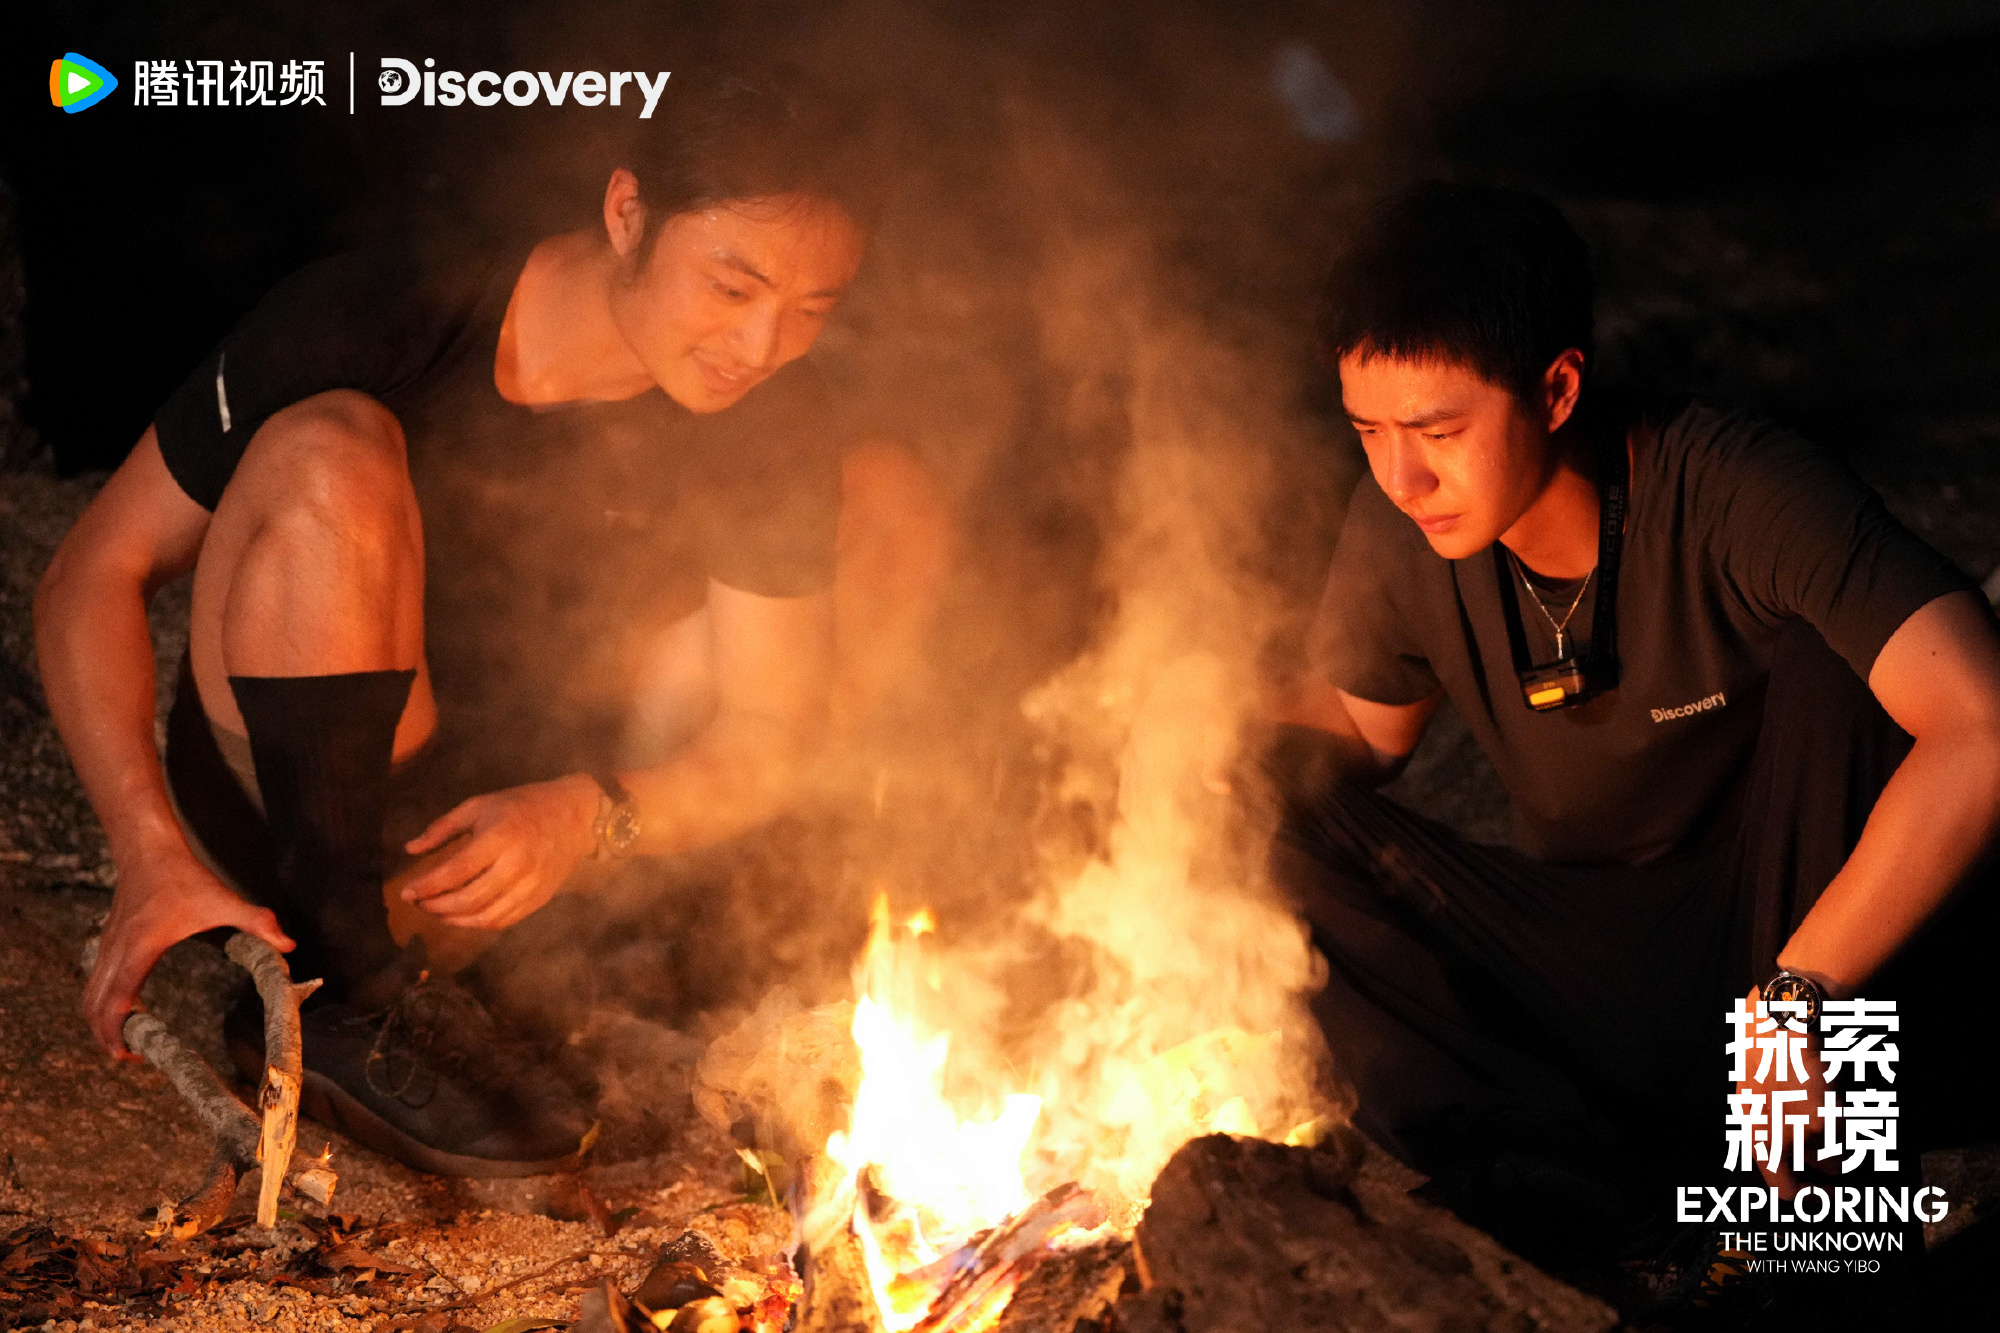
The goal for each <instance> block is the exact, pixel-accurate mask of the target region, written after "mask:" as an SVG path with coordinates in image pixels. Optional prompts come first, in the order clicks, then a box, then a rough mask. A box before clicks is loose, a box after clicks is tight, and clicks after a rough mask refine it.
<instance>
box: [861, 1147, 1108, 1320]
mask: <svg viewBox="0 0 2000 1333" xmlns="http://www.w3.org/2000/svg"><path fill="white" fill-rule="evenodd" d="M1104 1223H1105V1214H1104V1206H1103V1205H1102V1204H1100V1203H1098V1201H1097V1199H1096V1197H1095V1196H1094V1195H1092V1194H1091V1193H1090V1192H1089V1191H1088V1190H1086V1189H1083V1188H1082V1187H1080V1186H1078V1185H1074V1184H1070V1185H1058V1186H1057V1187H1056V1188H1055V1189H1052V1190H1050V1191H1049V1192H1048V1193H1047V1194H1045V1195H1043V1196H1042V1197H1041V1198H1039V1199H1037V1200H1035V1202H1034V1203H1032V1204H1030V1205H1028V1207H1026V1208H1024V1209H1022V1210H1021V1212H1019V1213H1017V1214H1016V1215H1015V1216H1014V1217H1013V1218H1012V1219H1010V1220H1009V1221H1008V1222H1007V1224H1006V1225H1004V1226H1000V1227H996V1228H994V1230H993V1231H992V1232H990V1233H989V1234H988V1235H987V1236H986V1237H985V1238H984V1239H982V1240H980V1241H979V1242H978V1243H977V1244H976V1245H969V1246H966V1247H965V1249H962V1250H960V1251H959V1252H958V1253H959V1255H965V1254H966V1251H968V1250H969V1251H971V1254H970V1255H969V1257H967V1258H966V1259H965V1260H963V1261H962V1262H960V1263H959V1264H958V1265H957V1267H956V1271H955V1273H954V1274H953V1276H952V1277H951V1278H950V1280H949V1281H948V1282H947V1283H946V1284H945V1286H944V1288H943V1290H941V1291H939V1292H938V1294H937V1295H936V1297H934V1298H933V1299H932V1300H931V1301H930V1303H929V1308H928V1311H927V1313H926V1314H925V1315H924V1318H923V1320H922V1322H920V1323H918V1324H917V1325H916V1328H915V1330H914V1331H913V1333H951V1330H955V1329H971V1328H984V1327H987V1326H988V1325H990V1324H991V1323H992V1322H993V1321H994V1320H996V1319H997V1318H998V1317H999V1315H1000V1312H1001V1311H1002V1310H1004V1309H1006V1308H1007V1303H1008V1302H1009V1301H1010V1300H1012V1299H1013V1296H1014V1291H1015V1288H1017V1287H1019V1286H1020V1285H1021V1282H1022V1280H1023V1279H1024V1278H1026V1277H1027V1276H1028V1273H1029V1272H1030V1271H1031V1270H1032V1269H1033V1268H1034V1267H1035V1266H1036V1265H1037V1264H1038V1263H1040V1262H1041V1261H1042V1260H1043V1259H1045V1258H1047V1257H1049V1255H1051V1254H1052V1253H1054V1251H1053V1250H1052V1248H1051V1242H1052V1241H1055V1240H1056V1239H1057V1238H1059V1237H1060V1236H1061V1235H1062V1233H1064V1232H1068V1231H1083V1232H1090V1231H1096V1230H1097V1229H1098V1228H1099V1227H1102V1226H1103V1225H1104ZM957 1257H958V1256H957V1255H947V1256H946V1259H945V1260H941V1261H940V1263H943V1262H946V1261H949V1260H952V1259H956V1258H957ZM936 1267H937V1265H932V1268H936ZM930 1271H931V1269H923V1270H919V1272H918V1273H913V1274H909V1275H908V1276H907V1277H906V1278H900V1279H898V1281H899V1282H907V1281H909V1280H910V1279H914V1278H917V1277H919V1276H920V1275H921V1274H922V1273H928V1272H930ZM890 1285H891V1290H892V1293H893V1291H894V1288H895V1285H896V1284H895V1283H892V1284H890Z"/></svg>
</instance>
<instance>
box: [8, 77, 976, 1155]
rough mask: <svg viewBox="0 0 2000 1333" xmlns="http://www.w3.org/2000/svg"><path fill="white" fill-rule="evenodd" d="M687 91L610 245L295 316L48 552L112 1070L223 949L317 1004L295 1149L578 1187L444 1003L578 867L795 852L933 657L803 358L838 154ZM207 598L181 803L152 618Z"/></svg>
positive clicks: (731, 93)
mask: <svg viewBox="0 0 2000 1333" xmlns="http://www.w3.org/2000/svg"><path fill="white" fill-rule="evenodd" d="M674 87H675V89H676V90H678V91H675V92H670V93H669V94H668V104H667V105H666V106H664V107H663V109H662V117H661V119H660V120H659V121H656V122H653V124H654V126H656V127H657V128H655V129H653V130H652V131H651V133H652V134H653V136H654V137H652V138H651V139H650V140H648V141H647V142H644V143H641V144H638V145H636V146H635V147H634V149H633V150H632V153H631V156H630V159H629V161H628V163H627V165H626V166H624V167H621V168H620V169H618V170H617V171H615V172H613V173H612V174H611V176H610V180H609V183H608V185H607V187H606V188H605V190H604V193H603V195H602V200H601V208H600V209H599V210H598V211H599V214H600V217H599V221H598V222H597V223H596V224H595V225H594V226H592V227H590V228H588V229H585V230H581V231H576V232H571V233H567V234H564V235H558V236H550V237H543V238H539V239H532V240H527V241H524V242H522V243H521V244H519V245H501V246H496V247H465V246H458V247H452V248H441V247H438V246H432V245H424V244H418V243H416V242H414V241H413V242H411V243H409V244H406V245H400V246H392V247H388V248H385V249H380V250H376V251H370V252H364V253H359V254H353V255H347V256H341V257H337V258H334V259H331V260H327V261H323V262H321V263H319V264H316V265H314V266H312V267H310V268H307V269H305V270H304V271H302V272H300V273H299V274H297V275H295V276H293V277H292V278H290V279H287V280H286V281H285V282H284V283H282V284H280V285H279V286H278V287H277V288H276V289H274V290H273V291H272V292H271V293H270V294H269V295H268V296H267V297H266V298H265V299H264V301H263V302H262V303H261V304H260V305H259V306H258V307H257V308H256V309H255V310H254V311H252V312H251V313H250V314H249V315H248V316H247V317H246V318H245V319H244V320H243V322H242V323H241V324H240V325H239V326H238V327H237V329H236V330H235V331H234V332H233V333H232V334H230V336H229V337H228V339H227V340H226V341H225V342H224V343H223V344H222V345H221V346H220V347H219V348H217V349H216V350H215V352H214V353H213V354H211V355H210V356H209V357H208V359H207V360H206V361H204V362H203V363H202V364H201V366H199V367H198V368H197V369H196V371H195V372H194V374H193V375H191V376H190V377H189V379H188V380H187V382H186V384H185V385H184V386H183V387H182V388H181V389H180V390H179V391H178V392H176V393H175V394H174V395H173V397H172V398H171V399H170V400H169V401H168V402H167V403H166V405H165V406H163V407H162V408H161V409H160V411H159V413H158V415H157V416H156V418H155V421H154V424H153V426H152V427H151V428H150V429H148V430H147V431H146V433H145V434H144V436H143V437H142V438H141V439H140V441H139V443H138V446H137V447H136V448H135V449H134V450H133V452H132V454H131V456H130V458H129V459H128V460H127V461H126V463H125V464H124V465H123V466H122V467H121V468H119V470H118V471H117V472H116V473H115V474H114V475H113V476H112V478H111V480H110V481H109V483H108V484H107V485H106V486H105V488H104V490H103V491H102V493H101V494H100V495H99V496H98V498H97V499H96V501H95V502H94V503H93V504H92V505H91V507H90V509H89V510H88V511H87V512H86V513H85V514H84V516H83V517H82V518H81V519H80V520H79V522H78V523H77V526H76V528H75V530H74V531H73V532H71V533H70V535H69V536H68V538H67V539H66V540H65V541H64V543H63V545H62V547H61V549H60V550H59V551H58V552H57V555H56V557H55V560H54V562H53V563H52V564H51V566H50V568H49V570H48V573H47V575H46V577H45V579H44V581H43V584H42V587H41V590H40V593H39V596H38V599H37V602H36V630H37V640H38V651H39V654H40V661H41V669H42V675H43V680H44V682H45V684H46V687H47V692H48V697H49V700H50V705H51V708H52V710H53V711H54V714H55V717H56V721H57V724H58V726H59V727H60V728H61V731H62V735H63V737H64V739H65V741H66V742H67V743H68V746H69V749H70V753H71V755H72V757H73V758H74V760H75V764H76V768H77V771H78V773H79V774H80V776H81V778H82V780H83V785H84V788H85V790H86V792H87V794H88V795H89V798H90V800H91V802H92V804H93V805H94V807H95V808H96V810H97V812H98V814H99V815H100V817H101V818H102V821H103V823H104V827H105V830H106V832H107V834H108V835H109V838H110V843H111V848H112V853H113V855H114V857H115V858H116V861H117V865H118V870H119V883H118V889H117V894H116V897H115V899H114V901H113V906H112V911H111V916H110V920H109V922H108V924H107V926H106V930H105V935H104V941H103V946H102V948H101V950H100V952H99V955H98V962H97V965H96V969H95V971H94V972H93V973H92V974H91V977H90V979H89V983H88V986H87V988H86V991H85V997H84V1007H85V1011H86V1013H87V1015H88V1017H89V1020H90V1023H91V1026H92V1028H93V1030H94V1031H95V1032H96V1034H97V1037H98V1039H99V1040H100V1041H101V1042H102V1043H103V1044H104V1046H105V1048H106V1049H107V1050H108V1051H110V1052H111V1053H112V1054H114V1055H128V1054H129V1053H127V1052H126V1051H125V1049H124V1045H123V1042H122V1040H121V1036H120V1033H121V1029H122V1026H123V1023H124V1019H125V1016H126V1014H127V1013H128V1012H129V1011H130V1010H131V1009H132V1008H133V1006H134V1003H135V996H136V995H137V992H138V988H139V986H140V983H141V982H142V981H143V980H144V979H145V977H146V974H147V973H148V972H149V971H150V970H151V968H152V966H153V964H154V963H155V961H156V960H157V959H158V958H159V957H160V955H161V953H163V952H164V951H165V950H166V949H167V948H169V947H171V946H172V945H173V944H175V943H176V942H177V941H179V940H182V939H185V938H187V937H188V936H190V935H193V934H196V933H199V932H202V931H207V930H211V929H215V928H219V927H235V928H237V929H240V930H246V931H250V932H252V933H255V934H257V935H259V936H261V937H263V938H265V939H267V940H269V941H271V942H272V943H273V944H274V945H276V946H277V947H279V948H281V949H287V950H293V949H294V944H295V942H296V948H295V951H294V952H293V955H292V969H293V973H294V975H296V976H300V977H323V978H325V980H326V983H327V984H326V986H325V988H324V989H323V990H322V991H321V992H320V994H319V996H317V997H315V999H314V1000H313V1001H312V1002H310V1003H309V1005H308V1006H307V1009H306V1012H305V1014H304V1024H305V1051H304V1056H305V1071H306V1085H305V1090H304V1106H305V1109H306V1110H307V1111H308V1112H309V1113H310V1114H312V1115H314V1116H315V1117H317V1118H320V1119H321V1120H323V1121H325V1122H326V1123H328V1124H330V1125H333V1126H336V1127H338V1128H341V1129H343V1130H344V1131H346V1132H347V1133H349V1134H350V1135H351V1136H353V1137H355V1138H357V1139H359V1140H361V1141H363V1142H365V1143H368V1144H369V1145H371V1146H373V1147H375V1148H377V1149H379V1150H381V1151H383V1152H386V1153H389V1154H392V1155H394V1156H397V1157H399V1158H401V1159H402V1160H403V1161H405V1162H408V1163H410V1164H412V1165H414V1166H417V1167H419V1168H422V1169H426V1170H431V1171H438V1172H446V1173H455V1174H476V1175H504V1174H514V1173H526V1172H534V1171H545V1170H550V1169H555V1168H559V1167H562V1166H565V1165H570V1164H573V1163H574V1162H575V1161H576V1159H577V1157H578V1154H579V1152H580V1149H581V1147H582V1146H583V1144H584V1141H585V1136H586V1132H587V1130H588V1127H589V1124H590V1115H589V1112H588V1110H587V1108H585V1107H584V1106H582V1105H581V1104H580V1103H579V1102H578V1100H577V1099H576V1097H575V1096H574V1095H573V1094H571V1093H569V1092H567V1091H565V1089H564V1087H563V1085H562V1083H561V1081H560V1080H558V1079H556V1078H554V1077H552V1076H551V1074H550V1073H549V1071H547V1070H546V1069H544V1068H542V1067H541V1066H540V1065H539V1064H538V1063H537V1061H536V1060H535V1058H534V1057H533V1055H532V1054H530V1053H529V1052H527V1051H526V1050H525V1048H524V1047H522V1046H521V1044H520V1043H518V1042H517V1041H514V1040H512V1039H510V1037H509V1036H508V1034H507V1032H506V1031H505V1030H504V1029H503V1027H502V1026H500V1025H499V1024H497V1023H496V1022H495V1020H494V1019H493V1017H492V1016H491V1015H490V1014H489V1013H487V1012H486V1010H485V1009H484V1008H483V1007H482V1005H481V1004H480V1002H479V1001H478V1000H476V999H475V998H474V996H473V995H472V994H470V993H469V992H467V991H466V990H465V989H463V988H462V987H460V986H458V985H456V984H454V982H453V981H452V980H451V979H450V978H449V975H448V974H449V973H450V971H451V970H452V967H454V966H456V965H457V964H459V963H462V962H464V961H466V960H467V959H468V958H470V957H471V956H472V955H473V954H475V953H476V952H477V950H478V948H479V947H480V945H481V943H482V942H483V941H484V940H486V939H489V938H490V937H491V935H492V932H495V931H499V930H502V929H505V928H508V927H510V926H514V925H516V924H517V923H520V922H522V921H524V920H526V919H527V918H528V917H530V915H531V914H533V913H534V912H536V910H537V909H538V908H540V907H541V906H542V905H543V904H544V903H546V902H547V901H548V900H549V899H550V897H551V896H552V895H554V894H555V893H557V892H558V891H560V890H563V889H564V888H565V887H566V886H572V885H573V884H574V882H575V879H576V872H577V871H578V868H579V867H580V866H583V865H585V864H586V863H589V862H591V861H593V860H598V861H602V860H612V859H616V858H622V857H626V856H631V855H634V854H661V853H672V852H677V851H681V850H684V849H688V848H694V847H699V846H702V845H705V844H710V843H714V842H716V841H718V840H721V839H724V838H728V837H731V836H734V835H736V834H738V833H740V832H742V831H744V830H745V829H747V828H750V827H752V826H753V825H755V824H757V823H758V822H760V821H762V820H765V819H767V818H769V817H770V816H771V815H772V814H773V813H775V812H776V811H777V810H778V809H780V808H781V807H782V806H783V804H784V803H785V802H786V801H787V799H788V795H789V792H790V791H791V789H792V786H793V784H794V781H795V778H796V776H797V774H798V773H799V771H800V769H801V766H802V765H804V764H805V763H807V762H808V761H809V760H810V758H811V757H812V755H813V754H814V752H815V749H816V747H817V746H819V744H820V743H821V740H822V738H823V737H824V736H825V734H826V732H827V728H828V726H829V717H830V715H838V714H841V713H843V712H844V713H846V714H848V715H850V716H851V715H852V714H854V713H855V712H856V711H858V710H860V709H862V708H864V707H865V705H866V702H867V699H866V696H867V695H868V694H869V693H870V692H871V691H875V690H877V689H879V687H880V683H881V681H882V680H884V679H886V678H887V676H889V675H892V674H893V667H894V663H895V659H896V658H897V656H898V655H899V654H902V653H905V652H906V651H907V650H908V649H909V647H910V645H911V643H912V642H913V639H914V636H915V635H916V634H917V633H918V632H919V630H920V627H921V623H922V621H923V618H924V614H925V610H924V608H925V607H926V606H927V605H928V604H929V602H930V600H931V599H932V596H933V593H934V591H935V588H936V586H937V584H938V582H939V578H940V574H941V571H942V567H943V564H944V561H945V559H946V554H947V547H948V526H947V520H946V517H945V514H944V510H943V506H942V501H941V498H940V495H939V493H938V491H937V488H936V487H935V486H934V484H932V483H931V482H930V481H929V479H928V475H927V474H925V473H924V472H923V471H922V469H921V468H920V467H919V466H918V465H917V464H916V462H915V460H914V458H912V457H911V456H909V455H908V454H907V453H904V452H902V451H900V450H898V449H896V448H894V447H891V446H886V445H881V444H872V445H863V446H858V447H853V448H848V449H846V450H845V451H844V452H843V449H842V447H841V446H842V441H841V440H840V439H839V438H837V437H836V436H835V434H834V431H835V430H836V429H837V427H836V425H835V423H836V421H837V420H838V418H837V416H836V414H835V413H834V412H833V411H832V410H831V407H830V403H829V397H828V393H827V390H826V389H825V388H824V387H823V386H822V384H821V381H820V380H819V378H818V376H817V375H816V373H815V371H814V369H813V366H812V363H811V362H810V361H809V360H801V358H802V357H803V356H804V354H805V353H806V352H807V350H808V349H809V348H810V347H811V346H812V345H813V342H814V340H815V338H816V337H817V336H818V334H819V331H820V329H821V327H822V326H823V324H824V323H825V321H826V319H827V317H828V315H829V313H830V312H831V311H832V310H833V308H834V306H835V304H836V303H837V302H838V301H839V300H840V299H841V295H842V293H843V292H844V291H845V289H846V288H847V286H848V284H849V282H850V281H851V280H852V279H853V277H854V275H855V272H856V269H857V266H858V265H859V263H860V262H861V257H862V247H863V226H862V218H863V217H864V215H865V210H864V209H862V208H860V207H858V206H857V205H856V204H855V202H854V201H853V197H852V189H851V186H852V183H853V180H854V174H853V172H852V171H851V170H850V167H851V161H850V158H849V155H848V154H846V152H845V151H844V145H843V144H842V143H841V142H840V141H839V139H838V136H837V132H836V131H837V125H838V122H837V121H836V120H835V119H834V118H833V117H832V116H831V115H830V114H829V112H828V111H827V109H826V108H825V107H823V106H821V105H819V104H818V103H817V102H815V101H813V100H812V99H810V98H808V97H807V96H806V95H805V94H804V93H803V92H802V91H800V89H799V87H798V85H797V84H796V83H795V82H794V81H793V80H791V79H789V78H787V77H784V76H782V75H780V76H774V77H773V78H771V79H770V80H769V81H767V82H760V81H758V80H756V79H746V78H741V77H732V78H719V79H711V80H706V81H704V80H702V79H699V78H692V79H681V78H676V80H675V84H674ZM189 571H191V572H192V573H193V613H192V622H191V636H190V645H189V658H188V661H187V662H186V663H185V664H184V667H183V671H182V675H181V680H180V688H179V697H178V700H177V702H176V704H175V706H174V709H173V713H172V716H171V718H170V720H169V724H168V733H169V734H168V744H167V750H166V755H165V763H164V766H163V765H162V762H161V759H160V756H159V755H158V754H157V753H156V752H155V747H154V739H153V684H152V682H153V661H152V649H151V641H150V639H149V637H148V633H147V625H146V603H147V600H148V598H149V597H150V596H151V595H152V594H153V592H154V591H155V590H157V589H158V588H159V587H160V586H161V585H162V584H164V583H166V582H167V581H169V580H171V579H174V578H176V577H177V576H179V575H181V574H183V573H186V572H189ZM641 694H644V695H645V696H646V698H647V702H646V703H645V704H644V706H643V707H638V706H635V704H634V700H635V698H637V697H638V696H639V695H641ZM635 713H636V714H639V715H642V716H643V719H644V726H643V727H641V728H639V730H640V731H643V732H644V733H645V734H644V735H637V734H635V732H634V728H633V727H632V726H631V725H630V722H631V718H632V716H633V715H634V714H635ZM410 856H420V857H427V858H428V860H427V861H426V862H424V863H420V864H419V865H418V866H417V867H416V868H415V869H414V870H413V871H412V872H411V873H407V874H404V875H403V876H401V877H400V878H399V879H398V880H397V881H396V889H395V891H393V892H390V893H386V894H385V877H387V876H388V875H389V874H390V872H392V871H393V870H395V869H396V867H397V864H398V863H399V862H403V861H406V860H407V859H408V857H410ZM392 917H394V918H395V922H394V926H395V928H394V929H392ZM531 928H532V927H531ZM399 939H402V940H404V941H406V942H405V943H400V944H399ZM426 941H428V948H427V946H426ZM551 943H554V942H553V941H551ZM427 954H428V957H427ZM246 1026H247V1027H248V1030H249V1031H250V1032H251V1033H253V1034H254V1032H255V1030H256V1029H255V1015H254V1014H249V1013H244V1012H238V1013H235V1014H232V1017H231V1031H232V1033H234V1032H236V1031H238V1030H239V1029H243V1028H245V1027H246ZM256 1044H257V1043H254V1042H253V1043H252V1045H253V1046H254V1045H256Z"/></svg>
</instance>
